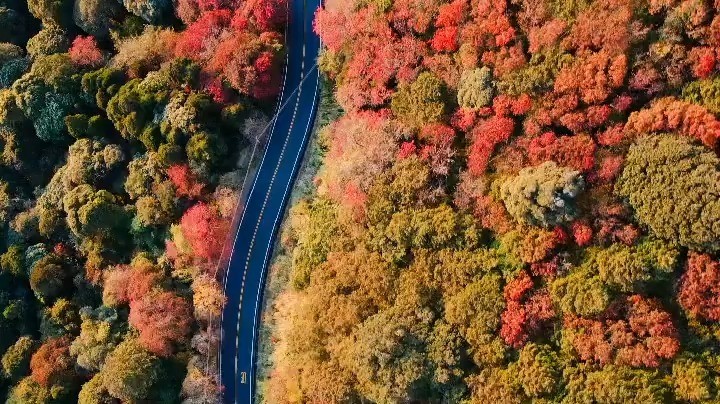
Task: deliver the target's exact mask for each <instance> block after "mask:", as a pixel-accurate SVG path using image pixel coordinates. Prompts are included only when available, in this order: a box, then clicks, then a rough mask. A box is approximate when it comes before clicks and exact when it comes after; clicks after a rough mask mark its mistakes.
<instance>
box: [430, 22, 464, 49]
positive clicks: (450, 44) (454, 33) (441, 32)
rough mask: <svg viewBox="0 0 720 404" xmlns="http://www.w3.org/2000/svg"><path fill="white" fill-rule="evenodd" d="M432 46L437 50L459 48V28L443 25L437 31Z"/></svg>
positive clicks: (431, 42) (431, 41)
mask: <svg viewBox="0 0 720 404" xmlns="http://www.w3.org/2000/svg"><path fill="white" fill-rule="evenodd" d="M430 46H431V47H432V49H433V50H434V51H436V52H455V51H456V50H457V48H458V28H457V27H443V28H440V29H438V30H437V31H435V35H434V36H433V38H432V40H430Z"/></svg>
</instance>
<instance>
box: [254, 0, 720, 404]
mask: <svg viewBox="0 0 720 404" xmlns="http://www.w3.org/2000/svg"><path fill="white" fill-rule="evenodd" d="M719 28H720V5H719V4H718V3H717V2H715V3H713V2H711V1H704V0H669V1H656V0H642V1H638V0H588V1H555V0H488V1H477V0H388V1H365V0H357V1H356V0H351V1H334V2H331V1H328V2H327V5H326V6H325V7H323V8H321V9H320V10H319V11H318V12H317V14H316V21H315V30H316V32H317V33H318V34H319V35H320V37H321V39H322V43H323V50H322V53H321V56H320V58H319V67H320V69H321V71H322V73H323V74H324V76H325V78H326V80H327V81H326V86H325V89H324V91H325V95H324V98H323V103H322V105H321V110H320V117H321V122H320V128H319V132H318V137H317V139H318V140H317V142H318V144H317V146H316V147H315V148H314V149H312V150H313V151H314V153H315V154H314V155H313V156H312V157H311V158H313V159H316V161H319V169H318V170H317V172H316V173H315V174H314V178H313V179H312V183H311V184H310V185H309V186H308V187H306V188H307V189H309V191H308V192H305V193H304V194H303V195H302V197H301V198H300V199H299V201H298V202H297V203H296V204H295V205H294V206H293V208H292V209H291V211H290V213H289V215H288V219H287V221H286V224H285V227H284V231H283V234H282V237H281V252H280V254H279V256H278V257H277V259H276V260H275V263H274V266H273V271H272V274H274V275H273V276H275V277H276V278H277V279H278V280H277V281H275V283H273V285H274V286H273V287H275V288H280V290H281V291H280V292H279V293H278V294H277V297H275V298H274V300H271V301H270V306H268V307H269V310H271V311H272V318H271V321H270V323H268V329H269V332H270V333H271V335H272V337H271V338H270V341H269V342H268V345H269V347H270V350H271V351H272V354H271V356H270V359H269V360H268V361H267V363H268V367H269V369H268V371H267V377H266V378H265V379H264V380H263V381H262V398H263V399H264V400H265V401H266V402H272V403H301V402H322V403H331V402H332V403H335V402H375V403H395V402H397V403H401V402H437V403H529V402H533V403H551V402H552V403H568V404H569V403H631V402H632V403H665V402H685V403H709V402H716V401H717V400H719V399H720V390H719V388H720V386H719V385H718V380H719V379H718V377H719V376H720V367H719V366H718V365H719V364H720V328H719V327H718V324H717V322H718V321H719V320H720V305H718V301H719V299H720V289H719V288H718V281H719V280H720V227H719V226H720V216H718V215H720V205H718V204H719V203H720V190H719V189H718V187H719V186H720V171H719V170H720V160H719V158H720V156H719V154H718V153H720V145H719V144H718V139H719V138H720V120H719V119H718V114H719V113H720V103H719V101H718V100H719V98H718V97H719V96H720V91H718V89H720V84H719V83H720V63H719V62H720V30H719ZM283 279H286V280H287V282H286V284H285V286H284V287H282V286H278V285H282V280H283Z"/></svg>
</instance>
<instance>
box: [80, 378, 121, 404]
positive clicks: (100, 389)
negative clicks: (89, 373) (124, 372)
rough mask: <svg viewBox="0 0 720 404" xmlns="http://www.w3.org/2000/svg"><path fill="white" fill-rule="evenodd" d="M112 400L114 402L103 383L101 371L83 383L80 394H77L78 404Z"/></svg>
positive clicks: (106, 403) (103, 403) (99, 403)
mask: <svg viewBox="0 0 720 404" xmlns="http://www.w3.org/2000/svg"><path fill="white" fill-rule="evenodd" d="M113 402H115V399H114V398H113V397H112V396H111V395H110V393H108V391H107V389H106V388H105V386H104V385H103V377H102V374H101V373H98V374H96V375H95V376H93V378H92V379H90V381H88V382H87V383H85V384H83V386H82V389H80V394H78V404H110V403H113Z"/></svg>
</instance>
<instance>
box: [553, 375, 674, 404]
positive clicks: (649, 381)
mask: <svg viewBox="0 0 720 404" xmlns="http://www.w3.org/2000/svg"><path fill="white" fill-rule="evenodd" d="M566 374H567V376H566V379H567V387H566V392H567V395H566V396H565V397H564V398H563V400H562V402H563V403H564V404H575V403H578V404H579V403H588V402H602V403H647V404H650V403H664V402H669V401H670V393H671V389H670V387H669V386H668V385H667V383H666V381H665V380H664V379H663V378H662V376H661V375H660V374H659V373H658V372H657V371H648V370H642V369H632V368H628V367H622V366H613V365H609V366H605V367H604V368H603V369H602V370H597V371H593V370H591V369H590V368H586V367H579V368H570V369H568V370H567V371H566Z"/></svg>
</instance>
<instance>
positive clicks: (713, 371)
mask: <svg viewBox="0 0 720 404" xmlns="http://www.w3.org/2000/svg"><path fill="white" fill-rule="evenodd" d="M707 356H709V355H705V357H698V358H693V357H684V358H679V359H677V360H676V361H675V362H674V363H673V366H672V381H673V386H674V388H675V398H677V399H679V400H682V401H684V402H689V403H696V402H707V401H710V400H712V398H713V397H714V396H715V394H717V387H716V386H717V382H716V380H717V370H718V368H717V366H718V361H717V359H716V358H710V361H708V360H706V359H707Z"/></svg>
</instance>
